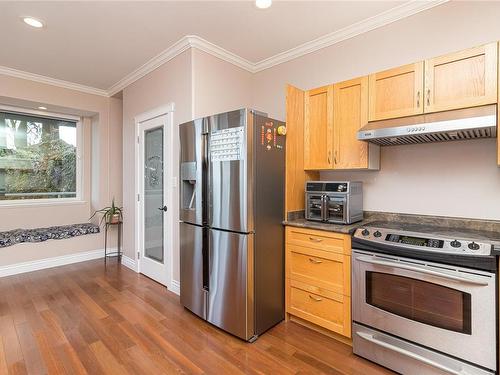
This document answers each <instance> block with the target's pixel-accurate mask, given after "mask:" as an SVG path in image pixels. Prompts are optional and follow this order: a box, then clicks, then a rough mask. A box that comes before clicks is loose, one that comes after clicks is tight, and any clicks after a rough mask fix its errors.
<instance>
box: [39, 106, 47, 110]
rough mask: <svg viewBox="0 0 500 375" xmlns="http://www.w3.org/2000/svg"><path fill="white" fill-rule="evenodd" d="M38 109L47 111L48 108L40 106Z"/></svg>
mask: <svg viewBox="0 0 500 375" xmlns="http://www.w3.org/2000/svg"><path fill="white" fill-rule="evenodd" d="M38 109H42V110H46V109H47V107H43V106H40V107H38Z"/></svg>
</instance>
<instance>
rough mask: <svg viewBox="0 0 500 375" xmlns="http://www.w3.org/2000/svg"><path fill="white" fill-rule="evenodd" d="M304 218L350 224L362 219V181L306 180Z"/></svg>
mask: <svg viewBox="0 0 500 375" xmlns="http://www.w3.org/2000/svg"><path fill="white" fill-rule="evenodd" d="M305 199H306V212H305V218H306V220H312V221H321V222H325V223H332V224H351V223H355V222H357V221H361V220H363V183H362V182H359V181H308V182H306V198H305Z"/></svg>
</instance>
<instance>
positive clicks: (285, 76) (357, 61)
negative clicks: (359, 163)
mask: <svg viewBox="0 0 500 375" xmlns="http://www.w3.org/2000/svg"><path fill="white" fill-rule="evenodd" d="M499 14H500V2H450V3H447V4H444V5H441V6H439V7H436V8H433V9H432V10H430V11H426V12H423V13H420V14H418V15H415V16H412V17H409V18H406V19H404V20H401V21H398V22H395V23H393V24H390V25H388V26H385V27H383V28H380V29H377V30H373V31H371V32H368V33H366V34H363V35H360V36H358V37H355V38H352V39H349V40H346V41H344V42H342V43H339V44H337V45H334V46H331V47H328V48H325V49H322V50H320V51H317V52H315V53H311V54H309V55H306V56H303V57H301V58H298V59H295V60H293V61H290V62H287V63H285V64H281V65H278V66H276V67H273V68H270V69H267V70H265V71H262V72H259V73H257V74H255V75H254V77H253V82H252V83H253V90H252V91H253V106H254V107H255V108H256V109H260V110H262V111H267V112H269V113H270V114H271V116H275V117H277V118H279V119H284V116H285V85H286V84H287V83H291V84H293V85H295V86H297V87H300V88H303V89H309V88H313V87H318V86H322V85H325V84H329V83H333V82H339V81H343V80H347V79H350V78H354V77H357V76H362V75H366V74H369V73H371V72H376V71H380V70H383V69H387V68H391V67H395V66H398V65H402V64H407V63H411V62H415V61H418V60H422V59H425V58H429V57H434V56H438V55H440V54H444V53H448V52H452V51H456V50H460V49H465V48H469V47H472V46H475V45H479V44H483V43H487V42H490V41H496V40H500V23H499V22H498V15H499ZM321 177H322V179H333V180H335V179H351V180H362V181H364V183H365V186H364V194H365V200H364V207H365V209H366V210H378V211H387V212H391V211H392V212H405V213H419V214H430V215H448V216H461V217H474V218H485V219H500V198H499V193H498V192H499V191H500V169H499V168H497V167H496V150H495V141H494V140H476V141H469V142H456V143H449V144H428V145H412V146H401V147H384V148H382V161H381V170H380V171H379V172H324V173H322V174H321Z"/></svg>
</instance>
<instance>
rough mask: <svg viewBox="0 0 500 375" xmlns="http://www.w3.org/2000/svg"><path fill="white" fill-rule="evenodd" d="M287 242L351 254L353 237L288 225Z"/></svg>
mask: <svg viewBox="0 0 500 375" xmlns="http://www.w3.org/2000/svg"><path fill="white" fill-rule="evenodd" d="M286 243H288V244H291V245H297V246H303V247H309V248H313V249H319V250H323V251H331V252H333V253H339V254H346V255H350V254H351V237H350V236H349V235H347V234H341V233H333V232H326V231H322V230H314V229H305V228H296V227H287V228H286Z"/></svg>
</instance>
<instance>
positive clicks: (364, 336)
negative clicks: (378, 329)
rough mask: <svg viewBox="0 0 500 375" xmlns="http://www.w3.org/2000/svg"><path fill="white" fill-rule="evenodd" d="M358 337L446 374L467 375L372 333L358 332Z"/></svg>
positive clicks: (462, 371)
mask: <svg viewBox="0 0 500 375" xmlns="http://www.w3.org/2000/svg"><path fill="white" fill-rule="evenodd" d="M356 335H358V336H359V337H361V338H362V339H363V340H366V341H369V342H371V343H373V344H375V345H378V346H381V347H383V348H386V349H388V350H392V351H393V352H396V353H399V354H402V355H404V356H406V357H410V358H413V359H415V360H417V361H419V362H423V363H426V364H428V365H429V366H432V367H435V368H438V369H440V370H443V371H445V372H448V373H450V374H454V375H467V372H466V371H464V370H463V369H460V370H455V369H452V368H449V367H447V366H444V365H442V364H440V363H437V362H435V361H433V360H432V359H429V358H426V357H424V356H421V355H420V354H416V353H413V352H411V351H409V350H406V349H403V348H400V347H398V346H395V345H393V344H390V343H388V342H385V341H383V340H380V339H377V338H376V337H375V336H374V335H372V334H370V333H366V332H356Z"/></svg>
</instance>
